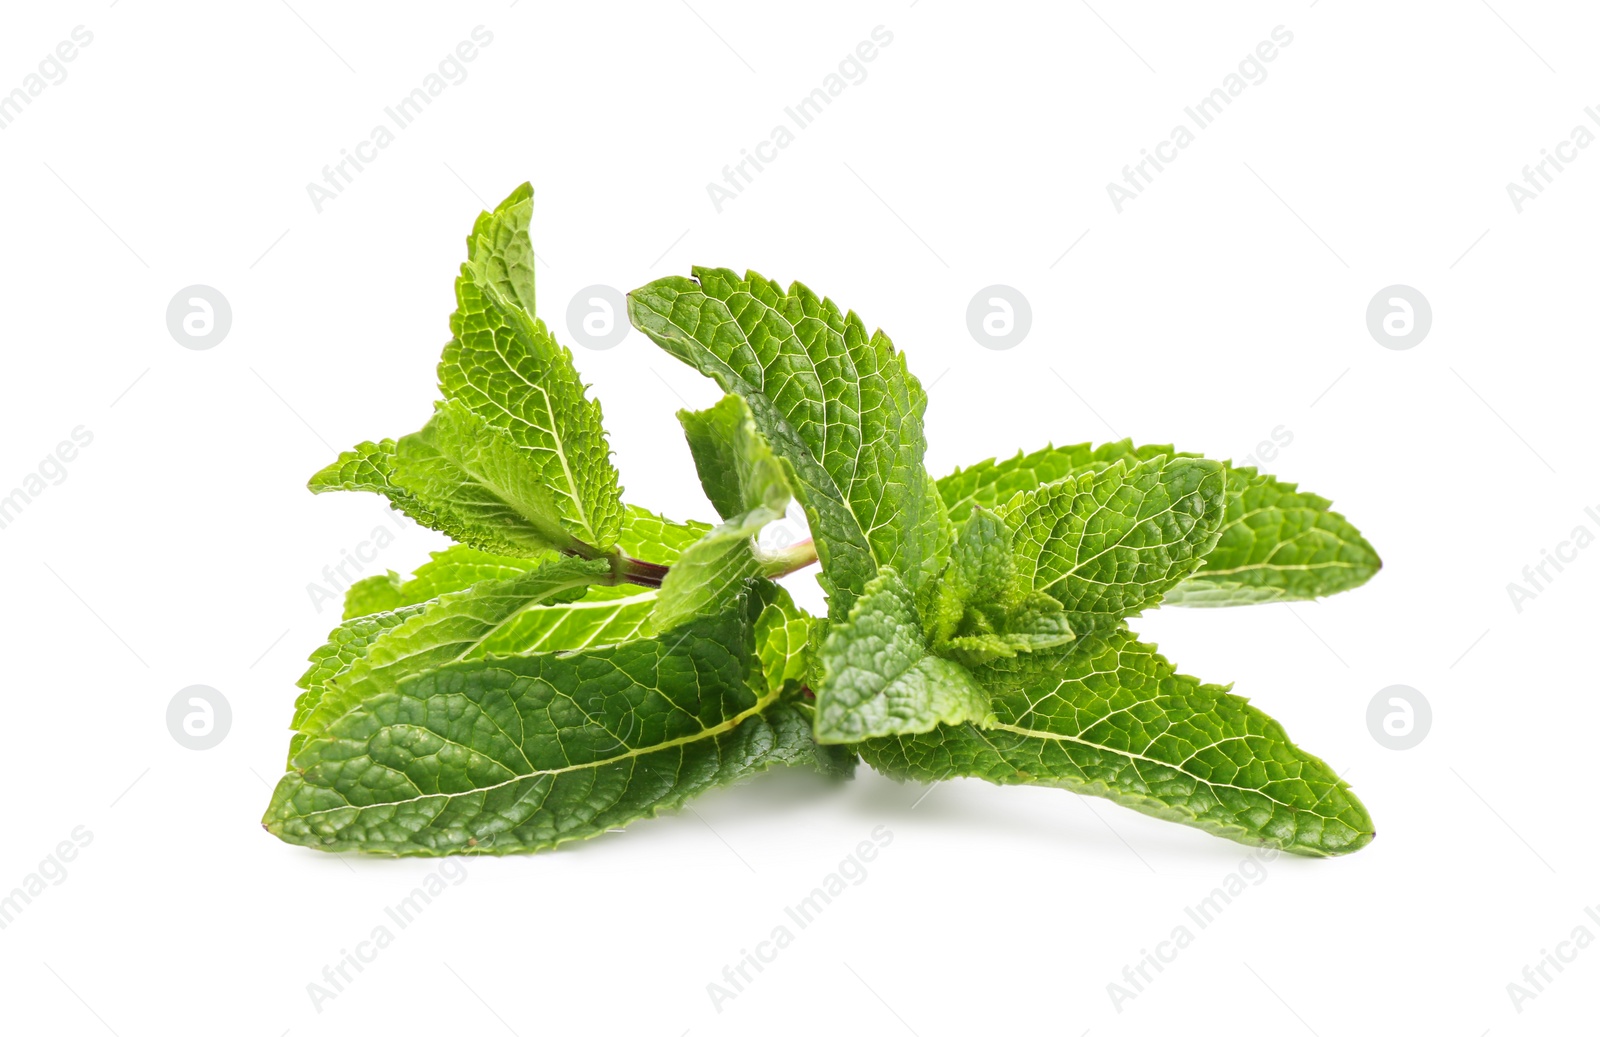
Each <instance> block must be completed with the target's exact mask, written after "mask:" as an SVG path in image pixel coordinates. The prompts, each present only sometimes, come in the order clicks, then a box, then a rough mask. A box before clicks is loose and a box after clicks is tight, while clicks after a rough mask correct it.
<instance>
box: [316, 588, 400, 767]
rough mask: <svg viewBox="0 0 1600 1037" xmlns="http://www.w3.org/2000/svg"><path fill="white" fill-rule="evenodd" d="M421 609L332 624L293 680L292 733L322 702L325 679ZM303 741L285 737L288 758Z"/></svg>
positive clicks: (335, 675) (345, 670)
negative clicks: (296, 694)
mask: <svg viewBox="0 0 1600 1037" xmlns="http://www.w3.org/2000/svg"><path fill="white" fill-rule="evenodd" d="M421 611H422V608H421V606H412V607H409V608H407V607H402V608H399V609H396V610H393V611H384V612H378V613H375V614H373V615H369V616H356V617H353V618H348V619H346V620H345V621H344V622H342V623H340V624H339V625H338V626H337V627H334V629H333V632H332V633H330V634H329V635H328V641H327V643H326V644H324V645H321V646H320V647H318V648H317V650H316V651H314V652H312V653H311V659H310V662H311V667H310V668H309V669H307V670H306V672H305V673H303V674H301V676H300V679H299V680H298V681H297V682H295V683H296V687H299V688H300V689H302V690H301V693H300V695H299V697H297V698H296V699H295V703H294V720H293V722H292V723H291V724H290V725H289V726H290V727H291V728H293V729H294V730H295V731H296V732H298V731H299V730H300V726H301V725H302V724H304V723H305V720H306V718H307V717H308V716H310V715H311V711H312V710H313V709H315V708H316V706H317V703H318V702H321V701H322V696H323V694H324V693H325V692H326V691H327V688H328V682H329V681H332V680H335V679H337V678H339V677H340V676H342V675H343V674H345V673H348V672H349V670H350V667H352V666H354V665H355V664H356V663H357V662H359V661H360V660H361V659H364V658H366V655H367V649H368V648H369V647H370V646H371V645H372V642H374V641H376V640H377V639H378V638H380V637H382V636H383V635H384V634H386V633H388V632H389V631H390V630H393V629H394V628H395V627H397V626H399V625H400V624H402V623H404V622H405V621H406V620H408V619H410V618H411V617H412V616H415V615H417V614H418V613H419V612H421ZM304 743H305V735H304V734H298V733H297V734H295V735H294V736H293V737H292V738H290V740H289V758H290V759H291V760H292V759H294V754H295V753H296V752H298V751H299V749H300V746H301V745H302V744H304Z"/></svg>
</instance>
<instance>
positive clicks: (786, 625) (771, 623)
mask: <svg viewBox="0 0 1600 1037" xmlns="http://www.w3.org/2000/svg"><path fill="white" fill-rule="evenodd" d="M771 593H772V599H773V600H772V603H771V604H769V605H767V606H766V608H764V609H762V610H761V615H760V616H759V617H758V618H757V619H756V632H755V645H756V658H757V660H759V662H760V663H761V673H762V677H763V681H764V683H765V685H766V688H767V690H768V691H770V692H772V693H774V694H777V693H779V692H790V691H798V690H799V689H800V687H801V686H802V685H803V684H804V683H805V681H806V679H807V677H808V676H809V674H810V672H811V667H812V665H813V662H814V660H815V656H816V650H817V643H818V638H819V636H820V634H821V627H822V625H823V624H822V623H821V621H819V620H816V619H813V618H812V617H811V616H809V615H807V614H806V613H805V612H804V611H803V610H802V609H800V608H799V607H798V606H796V605H795V603H794V599H793V598H791V597H790V596H789V592H788V591H786V590H784V589H783V588H782V587H778V586H776V585H774V586H773V590H772V592H771Z"/></svg>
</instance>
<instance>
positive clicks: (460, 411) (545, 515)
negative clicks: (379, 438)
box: [391, 400, 595, 557]
mask: <svg viewBox="0 0 1600 1037" xmlns="http://www.w3.org/2000/svg"><path fill="white" fill-rule="evenodd" d="M391 480H392V481H393V482H394V483H395V484H396V485H397V486H399V487H401V489H403V490H405V491H406V492H407V493H409V494H411V495H412V496H413V497H414V498H416V499H417V500H419V501H421V502H422V503H423V505H424V506H425V507H427V508H429V509H430V510H432V511H433V512H435V513H436V514H438V515H442V516H445V517H446V519H447V522H448V527H449V528H446V529H443V530H442V532H445V533H447V534H449V535H450V536H451V537H453V538H454V539H456V540H459V541H461V542H462V543H465V544H467V545H468V546H470V547H476V548H478V549H479V550H482V551H488V552H490V553H491V554H502V555H513V556H532V557H537V556H540V555H544V554H547V553H548V552H550V551H571V552H575V553H579V554H585V555H591V556H592V555H593V554H595V549H594V548H593V547H592V546H590V545H589V544H586V543H584V542H581V541H579V540H577V539H576V538H574V537H573V536H572V535H571V534H570V533H568V532H567V530H566V528H565V527H564V525H563V523H562V520H561V515H560V512H559V511H558V509H557V506H556V503H555V500H554V498H553V496H552V495H551V492H550V490H549V489H548V488H547V487H546V486H545V485H544V483H542V482H541V481H540V480H539V473H538V471H537V470H535V469H534V467H533V466H532V465H529V464H528V463H527V462H526V460H525V457H524V455H523V454H522V453H521V452H520V451H518V450H517V449H516V448H515V446H514V445H513V444H512V443H511V440H510V438H509V437H508V436H506V435H505V434H504V433H501V432H498V431H496V430H495V429H494V428H493V427H491V426H489V425H488V424H486V423H485V422H483V421H482V420H481V419H480V418H478V417H477V415H475V414H473V413H472V412H471V411H470V410H468V409H467V408H466V407H465V406H464V405H463V404H461V403H460V402H459V401H456V400H447V401H445V402H444V403H441V404H439V407H438V409H437V410H436V411H435V412H434V415H433V418H432V419H431V420H430V421H429V422H428V423H427V424H426V425H424V426H423V428H422V431H420V432H414V433H412V434H411V435H409V436H405V437H403V438H401V440H400V441H399V442H398V443H397V444H395V460H394V471H393V474H392V475H391Z"/></svg>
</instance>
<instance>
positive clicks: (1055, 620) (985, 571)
mask: <svg viewBox="0 0 1600 1037" xmlns="http://www.w3.org/2000/svg"><path fill="white" fill-rule="evenodd" d="M1011 541H1012V534H1011V530H1010V528H1009V527H1008V526H1007V525H1006V523H1005V520H1003V519H1002V518H1000V516H998V515H996V514H995V513H994V512H992V511H990V510H988V509H987V508H981V507H977V506H973V507H972V508H971V514H970V515H969V516H968V517H967V520H966V522H964V523H963V524H962V526H961V530H960V532H959V533H958V534H957V535H956V540H955V543H954V545H953V546H952V547H951V549H950V562H949V564H948V565H947V566H946V567H945V571H944V575H943V576H941V577H940V578H939V582H938V584H937V586H936V587H935V589H934V593H933V603H932V605H931V607H930V609H929V612H930V613H931V614H930V615H929V617H928V622H927V623H926V628H927V634H928V639H929V642H930V643H931V645H932V646H933V650H934V651H935V652H936V653H938V654H940V655H948V656H952V657H954V658H955V659H957V660H958V661H960V662H962V663H965V664H967V665H969V666H971V665H976V664H978V663H981V662H984V661H986V660H988V659H993V658H1001V657H1009V656H1012V655H1015V654H1016V653H1018V652H1031V651H1041V650H1044V649H1047V648H1054V647H1058V646H1060V645H1063V644H1066V643H1067V642H1069V641H1071V640H1072V639H1073V637H1074V636H1075V635H1074V633H1073V630H1072V624H1071V620H1070V617H1069V616H1068V614H1067V613H1066V611H1065V610H1064V609H1063V608H1062V607H1061V603H1060V602H1058V601H1057V600H1056V599H1054V598H1052V597H1050V596H1049V595H1048V594H1045V593H1042V592H1040V591H1034V590H1032V589H1031V588H1030V585H1029V582H1028V580H1027V579H1025V578H1024V577H1023V576H1022V574H1021V573H1019V572H1018V570H1017V561H1016V554H1015V552H1014V550H1013V549H1012V543H1011Z"/></svg>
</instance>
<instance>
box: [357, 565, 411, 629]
mask: <svg viewBox="0 0 1600 1037" xmlns="http://www.w3.org/2000/svg"><path fill="white" fill-rule="evenodd" d="M403 584H404V581H403V580H401V579H400V574H399V573H397V572H395V571H394V570H393V569H390V570H389V571H388V572H383V573H378V574H376V575H373V576H367V577H364V578H362V579H359V580H357V581H356V582H355V583H352V584H351V585H350V587H349V589H348V590H346V591H345V592H344V616H343V617H342V618H344V619H347V620H348V619H355V618H357V617H359V616H370V615H372V614H373V613H375V612H389V611H392V610H394V609H397V608H399V607H400V606H401V605H404V604H405V603H406V602H405V596H404V594H403V593H402V592H401V590H400V588H401V586H402V585H403Z"/></svg>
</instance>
